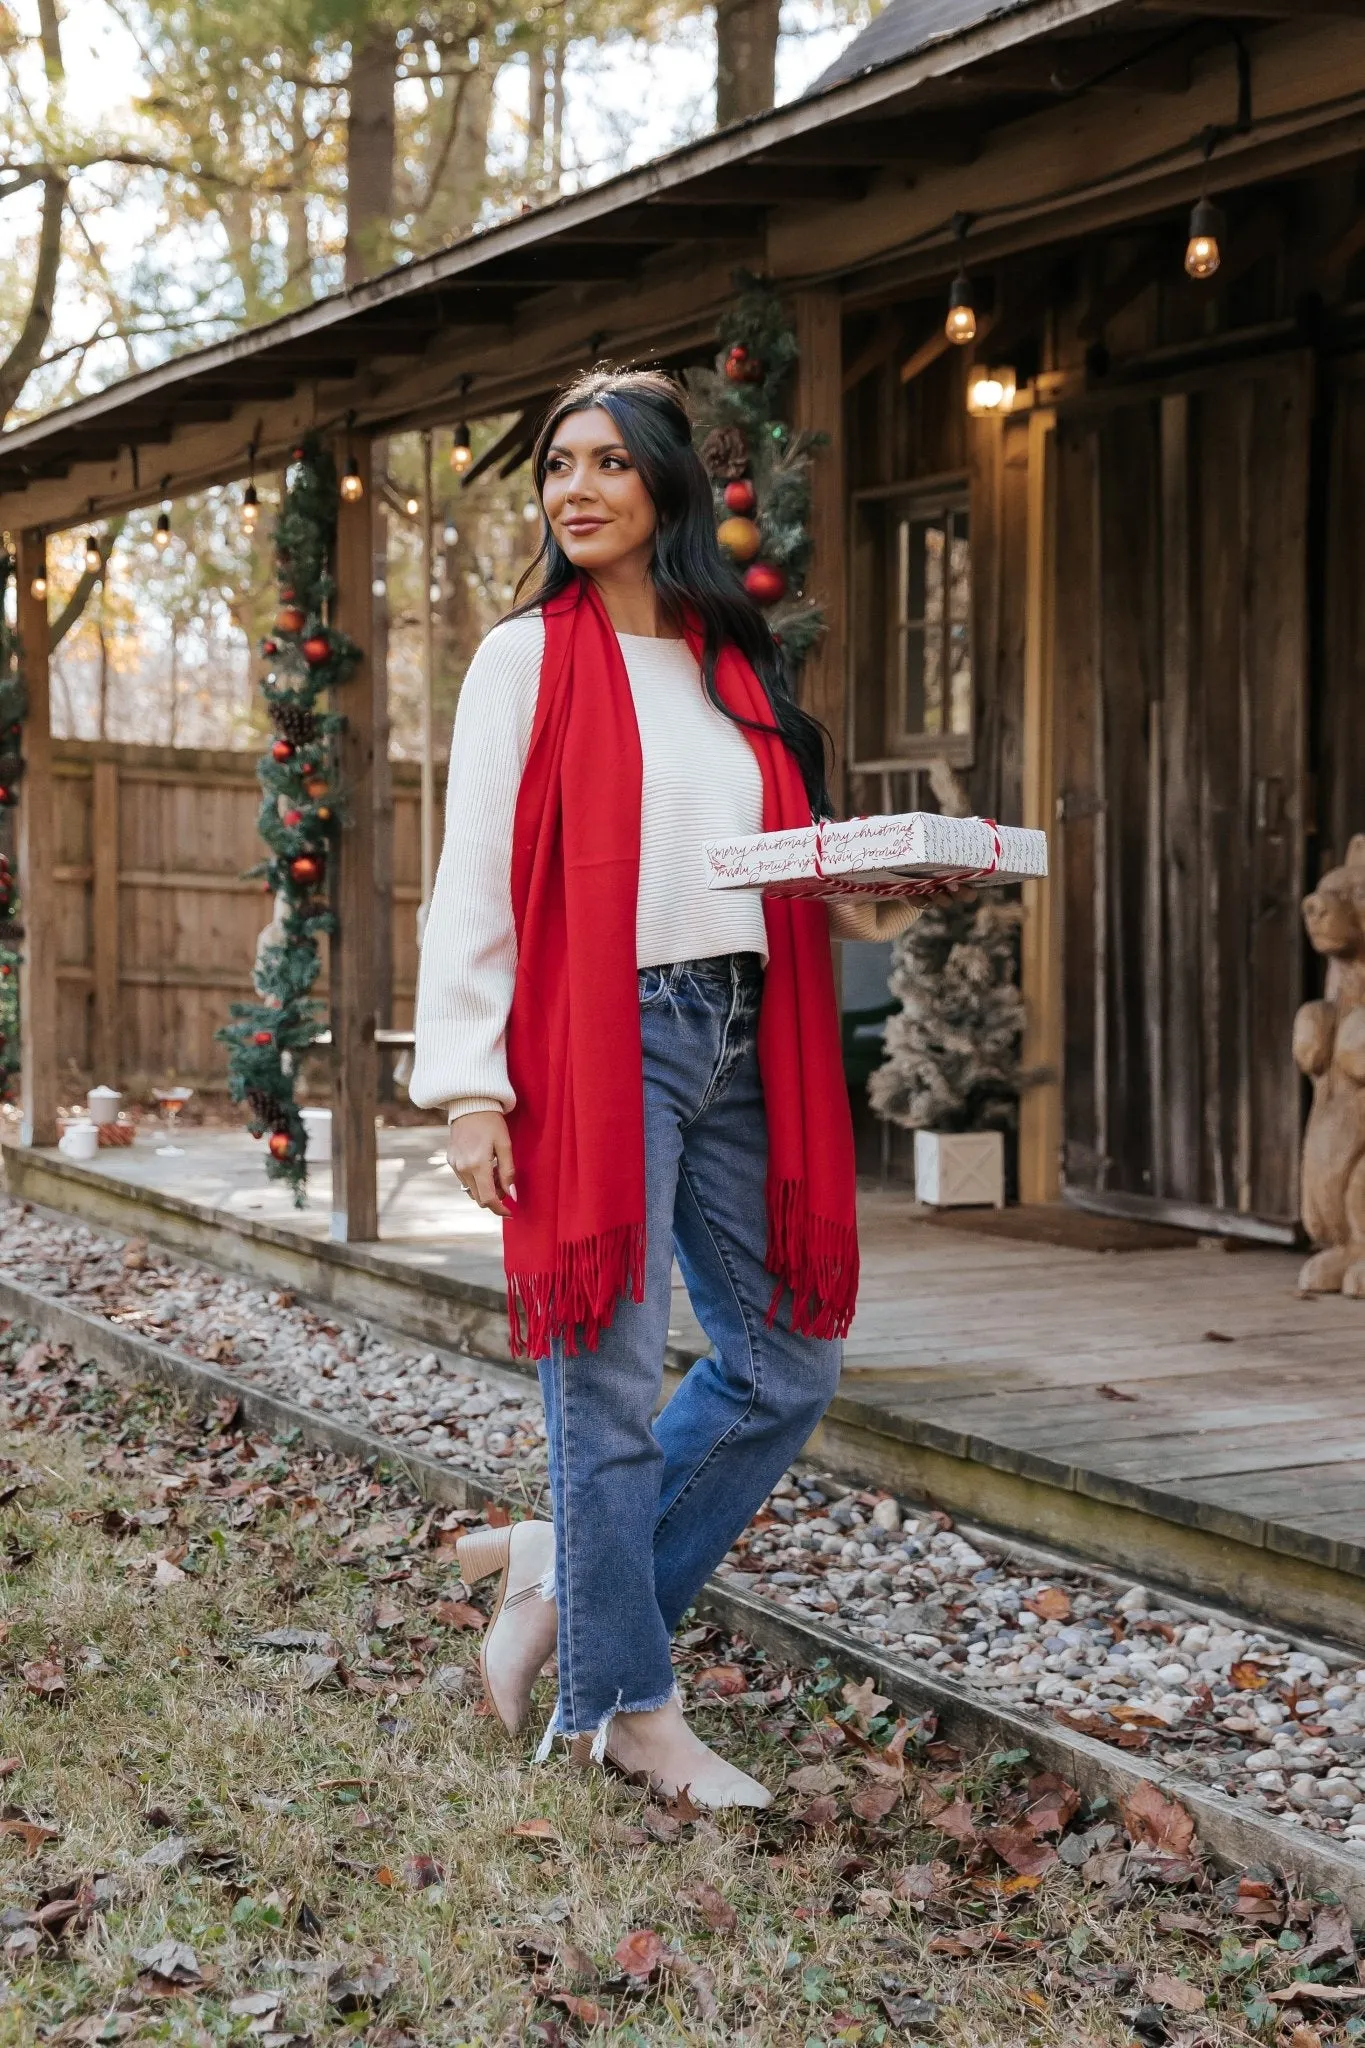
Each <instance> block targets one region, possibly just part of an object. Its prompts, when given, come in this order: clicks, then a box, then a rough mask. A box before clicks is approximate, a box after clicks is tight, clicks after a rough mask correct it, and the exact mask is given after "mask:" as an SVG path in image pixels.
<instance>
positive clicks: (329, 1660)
mask: <svg viewBox="0 0 1365 2048" xmlns="http://www.w3.org/2000/svg"><path fill="white" fill-rule="evenodd" d="M340 1663H341V1659H340V1658H339V1657H322V1656H319V1657H304V1658H301V1659H300V1661H299V1684H300V1685H301V1686H302V1687H303V1689H304V1691H305V1692H316V1691H317V1690H318V1688H319V1686H323V1685H326V1683H327V1681H328V1679H329V1678H335V1677H336V1674H337V1668H338V1666H339V1665H340Z"/></svg>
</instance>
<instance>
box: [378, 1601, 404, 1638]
mask: <svg viewBox="0 0 1365 2048" xmlns="http://www.w3.org/2000/svg"><path fill="white" fill-rule="evenodd" d="M402 1619H403V1610H402V1608H401V1607H400V1606H398V1604H397V1602H396V1601H393V1600H376V1601H375V1603H374V1610H373V1612H372V1613H371V1615H370V1627H371V1629H374V1630H377V1631H379V1632H380V1633H381V1634H382V1633H384V1631H386V1630H388V1629H391V1628H397V1626H398V1624H399V1622H400V1621H401V1620H402Z"/></svg>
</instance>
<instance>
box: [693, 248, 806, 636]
mask: <svg viewBox="0 0 1365 2048" xmlns="http://www.w3.org/2000/svg"><path fill="white" fill-rule="evenodd" d="M740 283H741V284H742V286H743V289H742V290H741V292H740V296H739V298H738V299H737V300H736V301H735V304H734V305H733V307H732V308H731V309H730V311H729V312H728V313H727V314H726V316H725V318H724V319H723V320H722V322H721V326H720V341H721V348H720V353H719V354H718V355H717V357H716V366H715V368H714V369H713V370H689V371H688V373H687V388H688V393H689V395H690V397H691V400H692V408H693V416H694V421H695V429H694V438H695V440H696V444H697V452H698V454H699V455H700V456H701V459H702V462H703V463H704V464H705V466H706V470H707V473H708V475H709V476H710V478H711V484H712V490H713V493H714V496H715V504H716V519H717V530H718V532H719V533H720V536H721V540H722V544H723V545H725V546H726V547H727V549H728V551H729V552H730V553H731V555H732V556H733V558H734V560H735V561H736V564H737V566H738V567H739V569H740V572H741V574H742V575H743V578H744V583H745V587H746V588H747V589H748V590H749V592H750V595H751V596H753V597H755V598H756V599H757V600H758V602H759V603H760V604H762V605H763V606H764V608H765V610H766V611H767V614H768V622H769V624H770V625H771V627H772V630H773V637H774V639H775V640H776V641H777V643H778V645H779V646H780V647H781V648H782V650H783V652H784V654H785V656H786V658H787V662H788V664H789V667H790V668H791V669H792V671H795V670H796V669H798V668H799V667H800V666H801V663H802V662H803V661H804V660H805V659H806V656H807V655H808V654H809V653H810V651H811V649H812V647H813V646H814V645H815V643H816V641H817V640H818V639H819V637H820V635H821V634H822V633H823V632H824V630H825V616H824V612H823V610H822V608H821V606H820V605H819V604H817V603H816V601H815V599H814V598H811V597H808V596H807V595H805V591H804V581H805V575H806V570H807V569H808V567H809V566H810V547H811V541H810V460H811V456H812V455H813V454H814V453H815V451H816V450H817V449H818V448H821V447H823V446H824V444H825V442H826V440H827V439H828V436H827V435H824V434H812V433H806V432H799V433H798V432H796V431H795V430H794V429H793V428H792V427H790V426H789V425H788V424H787V422H786V420H785V419H784V417H783V406H784V404H785V402H786V399H787V396H788V392H789V387H790V379H791V373H792V371H793V369H794V368H795V366H796V361H797V357H798V354H799V351H798V348H797V343H796V330H795V328H794V326H793V325H792V322H791V320H790V319H789V317H788V315H787V313H786V311H785V309H784V307H783V305H782V302H781V300H780V299H779V298H778V296H777V293H776V292H775V291H773V290H772V288H771V286H769V285H767V284H765V283H764V282H763V281H762V280H761V279H759V278H755V277H750V276H748V275H746V274H743V273H741V277H740ZM727 493H728V496H727Z"/></svg>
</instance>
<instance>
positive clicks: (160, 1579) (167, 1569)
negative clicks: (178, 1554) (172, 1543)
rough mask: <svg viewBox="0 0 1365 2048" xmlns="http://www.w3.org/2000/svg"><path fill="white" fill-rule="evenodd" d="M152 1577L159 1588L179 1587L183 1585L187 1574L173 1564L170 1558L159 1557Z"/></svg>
mask: <svg viewBox="0 0 1365 2048" xmlns="http://www.w3.org/2000/svg"><path fill="white" fill-rule="evenodd" d="M152 1576H153V1578H154V1580H155V1581H156V1584H157V1585H158V1586H178V1585H181V1584H182V1583H183V1581H184V1578H185V1573H184V1572H182V1571H181V1569H180V1567H179V1565H178V1564H172V1563H171V1560H170V1559H169V1558H168V1557H159V1558H158V1559H157V1561H156V1570H155V1571H154V1572H153V1574H152Z"/></svg>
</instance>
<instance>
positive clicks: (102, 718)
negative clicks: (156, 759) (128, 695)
mask: <svg viewBox="0 0 1365 2048" xmlns="http://www.w3.org/2000/svg"><path fill="white" fill-rule="evenodd" d="M95 637H96V639H97V640H98V642H99V650H100V671H99V718H98V723H97V726H96V730H95V738H96V739H97V740H107V739H108V737H109V639H108V635H107V634H106V633H105V630H104V592H103V591H101V592H100V608H99V616H98V618H97V619H96V621H95Z"/></svg>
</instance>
